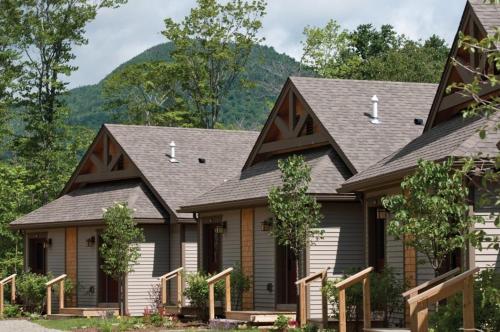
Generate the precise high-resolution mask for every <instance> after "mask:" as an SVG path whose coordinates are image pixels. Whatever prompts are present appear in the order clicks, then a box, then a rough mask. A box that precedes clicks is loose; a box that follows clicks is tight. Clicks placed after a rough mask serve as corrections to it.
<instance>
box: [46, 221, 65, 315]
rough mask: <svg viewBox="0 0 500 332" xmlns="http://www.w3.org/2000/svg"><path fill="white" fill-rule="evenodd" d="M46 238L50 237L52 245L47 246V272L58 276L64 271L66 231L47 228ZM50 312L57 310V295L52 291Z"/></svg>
mask: <svg viewBox="0 0 500 332" xmlns="http://www.w3.org/2000/svg"><path fill="white" fill-rule="evenodd" d="M47 238H48V239H52V245H51V246H49V247H48V248H47V273H50V274H52V276H53V277H58V276H60V275H61V274H64V273H65V271H66V264H65V262H66V255H65V249H66V233H65V229H64V228H57V229H50V230H48V235H47ZM52 292H53V293H52V312H54V313H57V312H58V311H59V310H58V308H59V296H57V293H56V292H55V291H54V290H53V291H52Z"/></svg>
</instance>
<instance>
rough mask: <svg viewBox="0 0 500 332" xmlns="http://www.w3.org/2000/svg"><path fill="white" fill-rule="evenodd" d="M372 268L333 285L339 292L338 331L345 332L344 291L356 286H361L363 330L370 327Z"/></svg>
mask: <svg viewBox="0 0 500 332" xmlns="http://www.w3.org/2000/svg"><path fill="white" fill-rule="evenodd" d="M372 271H373V267H369V268H366V269H364V270H363V271H360V272H358V273H356V274H354V275H352V276H350V277H349V278H347V279H345V280H342V281H340V282H338V283H336V284H335V287H336V288H337V289H338V290H339V331H340V332H346V331H347V314H346V296H345V291H346V289H347V288H349V287H351V286H353V285H355V284H357V283H360V282H361V283H362V284H363V328H365V329H369V328H370V327H371V308H370V272H372Z"/></svg>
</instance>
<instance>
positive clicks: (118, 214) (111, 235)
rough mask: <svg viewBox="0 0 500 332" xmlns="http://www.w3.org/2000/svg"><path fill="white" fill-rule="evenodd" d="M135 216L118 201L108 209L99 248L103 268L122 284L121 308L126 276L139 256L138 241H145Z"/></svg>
mask: <svg viewBox="0 0 500 332" xmlns="http://www.w3.org/2000/svg"><path fill="white" fill-rule="evenodd" d="M132 215H133V210H131V209H129V208H128V206H127V203H116V204H115V205H113V206H112V207H109V208H108V209H107V210H105V212H104V215H103V219H104V224H105V228H104V231H103V232H102V234H101V238H102V242H101V245H100V247H99V253H100V254H101V256H102V258H103V264H102V265H101V269H102V270H103V271H104V273H106V274H107V275H109V276H110V277H112V278H113V279H115V280H117V281H118V283H119V286H120V292H119V294H120V296H119V297H120V302H121V304H122V305H121V306H120V308H121V309H122V308H123V303H124V290H123V287H124V281H125V276H126V275H127V273H129V272H132V271H133V265H134V264H135V263H136V262H137V260H138V259H139V257H140V250H139V245H138V243H139V242H143V241H144V233H143V230H142V228H139V227H138V226H137V224H136V223H135V221H134V219H133V217H132Z"/></svg>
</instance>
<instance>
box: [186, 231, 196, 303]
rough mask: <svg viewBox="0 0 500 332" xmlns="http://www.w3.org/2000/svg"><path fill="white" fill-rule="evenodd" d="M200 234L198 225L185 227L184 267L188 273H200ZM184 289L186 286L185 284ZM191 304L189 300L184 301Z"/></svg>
mask: <svg viewBox="0 0 500 332" xmlns="http://www.w3.org/2000/svg"><path fill="white" fill-rule="evenodd" d="M197 240H198V234H197V225H185V226H184V241H183V243H182V248H183V249H182V250H183V251H184V252H183V260H184V262H183V264H182V265H183V266H184V271H185V272H186V273H194V272H197V271H198V242H197ZM184 287H186V285H185V284H184ZM184 301H185V303H186V304H189V299H185V300H184Z"/></svg>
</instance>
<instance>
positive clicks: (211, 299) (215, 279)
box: [207, 267, 233, 320]
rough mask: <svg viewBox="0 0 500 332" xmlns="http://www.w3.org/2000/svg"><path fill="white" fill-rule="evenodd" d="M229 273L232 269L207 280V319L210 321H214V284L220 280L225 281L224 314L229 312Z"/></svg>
mask: <svg viewBox="0 0 500 332" xmlns="http://www.w3.org/2000/svg"><path fill="white" fill-rule="evenodd" d="M231 272H233V268H232V267H230V268H228V269H225V270H224V271H222V272H220V273H218V274H216V275H214V276H213V277H210V278H208V279H207V283H208V304H209V317H210V320H212V319H215V287H214V286H215V283H216V282H218V281H220V280H222V279H223V278H224V279H225V280H226V301H225V302H226V303H225V304H226V308H225V312H229V311H231Z"/></svg>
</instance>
